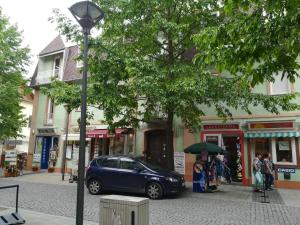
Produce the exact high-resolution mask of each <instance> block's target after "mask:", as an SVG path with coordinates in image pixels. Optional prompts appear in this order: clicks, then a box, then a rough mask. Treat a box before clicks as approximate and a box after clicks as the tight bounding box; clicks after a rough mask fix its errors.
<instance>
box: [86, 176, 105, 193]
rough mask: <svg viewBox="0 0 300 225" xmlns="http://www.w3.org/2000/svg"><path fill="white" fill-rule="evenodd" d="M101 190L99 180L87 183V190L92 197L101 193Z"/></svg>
mask: <svg viewBox="0 0 300 225" xmlns="http://www.w3.org/2000/svg"><path fill="white" fill-rule="evenodd" d="M102 188H103V187H102V184H101V182H100V181H99V180H94V179H93V180H91V181H89V183H88V189H89V192H90V193H91V194H92V195H97V194H100V193H101V191H102Z"/></svg>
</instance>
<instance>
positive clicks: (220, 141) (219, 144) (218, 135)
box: [204, 133, 224, 148]
mask: <svg viewBox="0 0 300 225" xmlns="http://www.w3.org/2000/svg"><path fill="white" fill-rule="evenodd" d="M207 136H208V137H209V136H217V137H218V146H219V147H221V148H222V147H224V146H222V134H220V133H216V134H204V141H205V142H206V137H207Z"/></svg>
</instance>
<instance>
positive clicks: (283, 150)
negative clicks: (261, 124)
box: [276, 138, 293, 162]
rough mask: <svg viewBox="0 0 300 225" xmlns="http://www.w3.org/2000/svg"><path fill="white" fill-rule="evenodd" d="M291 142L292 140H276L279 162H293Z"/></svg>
mask: <svg viewBox="0 0 300 225" xmlns="http://www.w3.org/2000/svg"><path fill="white" fill-rule="evenodd" d="M291 142H292V141H291V139H290V138H276V160H277V162H293V157H292V143H291Z"/></svg>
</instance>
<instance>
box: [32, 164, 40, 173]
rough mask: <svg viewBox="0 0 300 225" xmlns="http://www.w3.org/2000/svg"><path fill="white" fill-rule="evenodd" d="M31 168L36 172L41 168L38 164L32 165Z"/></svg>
mask: <svg viewBox="0 0 300 225" xmlns="http://www.w3.org/2000/svg"><path fill="white" fill-rule="evenodd" d="M31 170H32V171H34V172H36V171H38V170H39V167H38V166H36V165H34V166H32V167H31Z"/></svg>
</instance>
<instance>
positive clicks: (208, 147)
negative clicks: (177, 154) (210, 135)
mask: <svg viewBox="0 0 300 225" xmlns="http://www.w3.org/2000/svg"><path fill="white" fill-rule="evenodd" d="M203 151H207V152H208V153H214V154H218V153H220V154H225V153H227V151H226V150H224V149H222V148H220V147H219V146H218V145H215V144H211V143H207V142H201V143H196V144H193V145H191V146H189V147H187V148H185V149H184V152H185V153H191V154H200V153H201V152H203Z"/></svg>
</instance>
